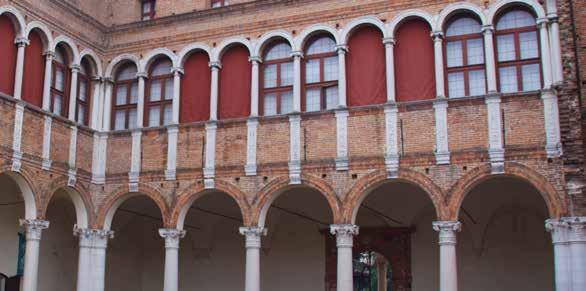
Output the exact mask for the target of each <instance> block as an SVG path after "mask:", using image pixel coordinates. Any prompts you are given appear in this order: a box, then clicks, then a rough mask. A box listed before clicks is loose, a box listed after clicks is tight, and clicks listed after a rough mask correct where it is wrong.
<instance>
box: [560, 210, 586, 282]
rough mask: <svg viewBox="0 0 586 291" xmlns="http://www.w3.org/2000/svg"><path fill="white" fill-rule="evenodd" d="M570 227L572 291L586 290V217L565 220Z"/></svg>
mask: <svg viewBox="0 0 586 291" xmlns="http://www.w3.org/2000/svg"><path fill="white" fill-rule="evenodd" d="M563 220H564V221H565V222H566V223H567V224H568V226H569V232H568V244H569V248H570V257H571V261H572V265H571V268H572V289H571V290H572V291H578V290H580V291H581V290H586V216H582V217H568V218H564V219H563Z"/></svg>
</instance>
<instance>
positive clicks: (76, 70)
mask: <svg viewBox="0 0 586 291" xmlns="http://www.w3.org/2000/svg"><path fill="white" fill-rule="evenodd" d="M69 68H70V69H71V72H72V73H75V74H77V73H79V71H81V66H80V65H78V64H72V65H71V66H70V67H69Z"/></svg>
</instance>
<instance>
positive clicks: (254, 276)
mask: <svg viewBox="0 0 586 291" xmlns="http://www.w3.org/2000/svg"><path fill="white" fill-rule="evenodd" d="M240 234H242V235H244V236H245V247H246V271H245V272H246V276H245V284H244V285H245V287H244V291H260V247H261V238H262V237H263V236H265V235H267V230H266V229H265V228H261V227H254V226H252V227H241V228H240Z"/></svg>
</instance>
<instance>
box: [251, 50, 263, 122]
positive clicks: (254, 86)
mask: <svg viewBox="0 0 586 291" xmlns="http://www.w3.org/2000/svg"><path fill="white" fill-rule="evenodd" d="M248 60H249V61H250V62H251V63H252V76H251V78H250V79H251V82H250V83H251V84H250V116H251V117H256V116H258V98H259V89H258V86H259V74H260V70H259V66H260V63H261V62H262V59H261V58H260V57H250V58H248Z"/></svg>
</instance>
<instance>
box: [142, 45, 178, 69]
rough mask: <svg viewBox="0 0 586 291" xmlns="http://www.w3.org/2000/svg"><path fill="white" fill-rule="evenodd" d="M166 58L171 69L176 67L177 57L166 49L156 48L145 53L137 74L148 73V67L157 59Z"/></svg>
mask: <svg viewBox="0 0 586 291" xmlns="http://www.w3.org/2000/svg"><path fill="white" fill-rule="evenodd" d="M165 56H166V57H167V58H169V60H170V61H171V63H172V64H173V67H178V63H177V55H175V53H174V52H172V51H171V50H169V49H167V48H157V49H154V50H152V51H150V52H149V53H147V54H146V55H145V56H144V57H143V58H142V60H141V62H140V67H139V69H138V71H139V72H148V70H149V69H150V66H151V65H152V64H153V63H154V62H155V61H156V60H157V59H158V58H159V57H165Z"/></svg>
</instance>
